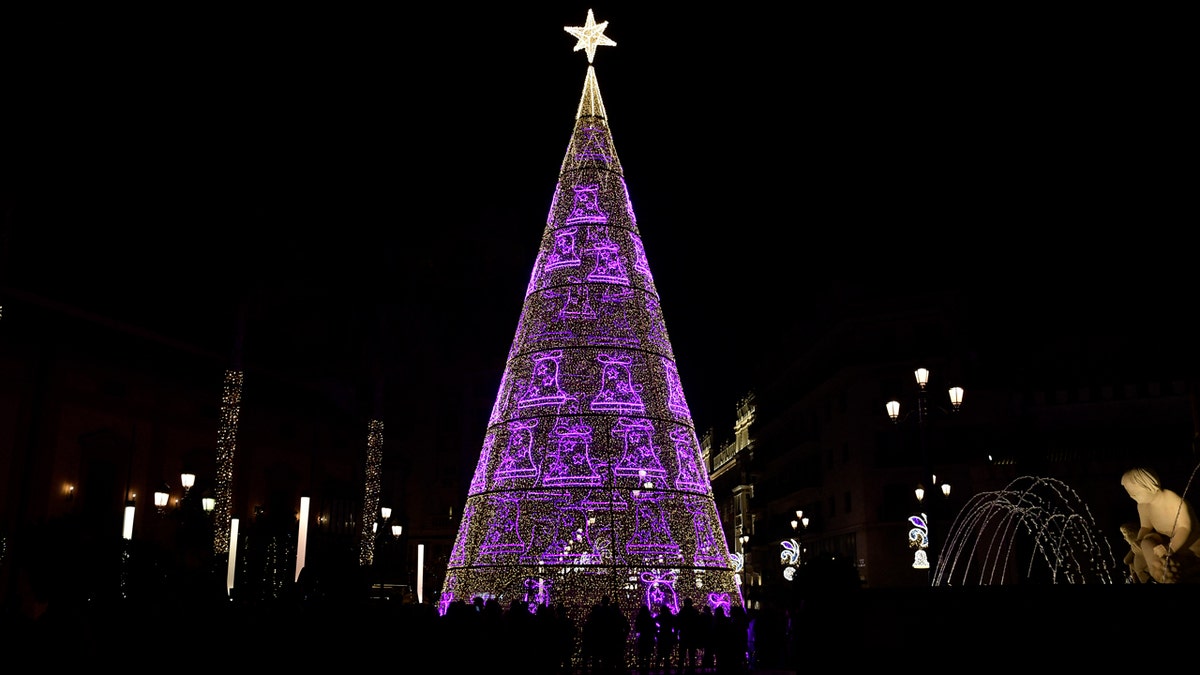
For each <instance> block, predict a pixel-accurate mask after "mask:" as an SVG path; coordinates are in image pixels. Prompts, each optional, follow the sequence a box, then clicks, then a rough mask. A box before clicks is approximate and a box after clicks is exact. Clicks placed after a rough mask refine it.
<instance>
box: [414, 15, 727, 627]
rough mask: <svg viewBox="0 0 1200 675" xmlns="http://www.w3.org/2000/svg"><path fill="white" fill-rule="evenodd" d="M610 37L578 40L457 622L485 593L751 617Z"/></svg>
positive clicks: (470, 515)
mask: <svg viewBox="0 0 1200 675" xmlns="http://www.w3.org/2000/svg"><path fill="white" fill-rule="evenodd" d="M606 25H607V22H604V23H599V24H597V23H596V22H595V19H594V17H593V15H592V12H591V11H589V12H588V16H587V23H586V25H584V26H582V27H568V28H567V29H566V30H567V32H568V33H570V34H571V35H573V36H575V37H576V38H578V40H579V42H578V43H577V44H576V46H575V49H576V50H577V51H578V50H585V51H586V52H587V56H588V62H589V65H588V67H587V73H586V77H585V79H584V85H583V93H582V96H581V97H580V100H579V107H578V110H577V113H576V118H575V127H574V131H573V133H572V136H571V139H570V142H569V144H568V146H567V151H566V154H565V157H564V158H563V161H562V165H561V168H560V172H559V178H558V184H557V185H556V186H555V189H554V193H553V197H552V199H551V204H550V209H549V213H548V214H547V217H546V222H545V228H544V230H543V233H542V239H541V245H540V248H539V250H538V251H537V255H536V257H535V260H534V263H533V269H532V272H531V274H530V278H529V284H528V287H527V288H526V292H525V299H524V303H523V307H522V309H521V313H520V317H519V320H518V322H517V329H516V334H515V335H514V337H513V341H512V344H511V346H510V349H509V351H508V356H507V360H506V363H505V367H504V370H503V373H502V375H501V378H500V382H499V386H498V392H497V394H496V399H495V403H494V405H493V407H492V411H491V414H490V416H489V418H488V422H487V429H486V431H485V433H484V434H483V443H482V448H481V451H480V455H479V461H478V463H477V464H476V467H475V472H474V475H473V477H472V479H471V481H470V485H469V487H468V490H467V499H466V505H465V507H464V508H463V509H462V515H461V520H460V524H459V529H458V534H457V537H456V539H455V541H454V544H453V546H452V548H451V551H450V557H449V560H448V564H447V571H446V578H445V581H444V583H443V585H442V591H441V595H440V597H439V598H438V599H437V603H438V607H439V611H440V612H442V613H445V611H446V608H447V607H448V606H449V605H450V603H451V602H454V601H457V600H462V601H464V602H466V603H468V604H469V603H470V602H471V600H472V598H474V597H495V598H498V599H500V601H501V604H502V605H504V606H507V603H508V601H510V600H514V599H520V600H525V601H528V602H538V603H549V604H557V603H559V602H562V603H564V604H566V605H572V606H575V607H581V608H586V607H592V606H593V605H595V604H597V603H598V602H600V599H601V597H602V596H604V595H608V596H609V598H610V599H611V600H612V601H613V602H616V603H617V604H618V605H619V606H620V608H621V610H622V612H623V613H624V614H625V616H626V617H629V618H632V617H634V616H635V615H636V611H637V609H638V607H639V606H640V605H643V604H651V605H655V606H657V605H660V604H661V605H665V606H667V607H670V608H671V609H672V610H676V609H677V608H678V607H679V606H680V604H681V603H682V602H683V600H684V599H691V600H692V602H693V604H694V605H695V606H697V607H701V606H704V605H707V606H709V607H712V608H714V611H715V610H716V609H724V610H726V611H728V610H729V609H730V608H731V607H738V608H740V607H741V606H742V605H743V599H742V596H741V593H740V589H739V587H738V584H737V583H736V580H735V568H734V558H733V557H732V556H731V554H730V551H729V547H728V544H727V542H726V538H725V534H724V532H723V529H722V525H721V522H720V519H719V517H718V515H717V509H716V503H715V501H714V499H713V495H712V486H711V482H710V480H709V477H708V470H707V466H706V464H705V461H704V458H703V455H702V451H701V448H700V443H699V440H698V439H697V437H696V433H695V425H694V423H693V421H692V418H691V412H690V410H689V409H688V406H687V402H686V397H685V396H684V392H683V387H682V386H681V380H680V376H681V373H680V371H679V369H678V367H677V364H676V361H675V355H674V351H673V349H672V347H671V341H670V339H669V338H668V336H667V329H666V325H665V323H664V321H663V312H662V308H661V304H660V299H659V295H658V292H657V290H656V289H655V284H654V278H653V276H652V275H651V272H650V266H649V264H648V259H647V255H646V251H645V249H644V247H643V243H642V239H641V233H640V231H639V229H638V224H637V219H636V216H635V215H634V210H633V206H632V203H631V202H630V199H629V194H628V190H627V188H626V184H625V177H624V175H623V171H622V168H621V163H620V160H619V159H618V157H617V152H616V149H615V146H614V145H613V141H612V137H611V134H610V131H609V126H608V120H609V117H608V115H607V112H606V111H605V108H604V102H603V100H602V98H601V96H600V88H599V85H598V84H597V79H596V71H595V69H594V67H593V66H592V65H591V61H592V58H593V57H594V55H595V51H596V47H598V46H614V44H615V43H613V41H611V40H609V39H607V38H605V37H604V35H603V33H604V30H605V27H606ZM518 234H519V233H518ZM684 234H686V236H692V235H691V234H690V233H681V236H684ZM631 635H632V634H631ZM628 647H629V649H630V650H632V648H633V644H632V643H630V644H629V645H628Z"/></svg>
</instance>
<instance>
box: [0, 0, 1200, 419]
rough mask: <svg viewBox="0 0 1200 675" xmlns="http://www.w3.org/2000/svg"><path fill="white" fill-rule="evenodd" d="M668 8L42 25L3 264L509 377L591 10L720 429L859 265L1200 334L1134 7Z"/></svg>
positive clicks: (600, 61)
mask: <svg viewBox="0 0 1200 675" xmlns="http://www.w3.org/2000/svg"><path fill="white" fill-rule="evenodd" d="M646 4H648V3H591V4H586V3H584V4H577V3H555V6H553V7H551V8H548V9H547V8H544V7H541V8H535V7H533V6H532V5H520V4H518V5H516V6H502V5H497V6H494V7H490V8H486V9H464V8H463V7H461V6H458V5H455V4H452V3H440V4H439V8H428V7H426V8H421V9H411V8H408V7H406V8H405V9H403V10H401V9H395V10H386V11H382V10H381V11H378V13H376V11H375V10H372V11H364V12H363V13H361V14H358V13H350V12H348V11H345V10H340V9H339V10H329V9H328V8H325V7H321V8H319V9H318V8H316V7H315V6H314V8H313V9H311V10H308V11H305V10H297V9H293V8H289V9H288V11H287V12H282V11H281V12H279V13H272V14H266V13H265V12H263V13H258V14H255V13H247V14H242V13H238V14H217V13H210V14H205V13H203V12H201V11H200V10H197V14H195V15H185V14H183V13H182V12H181V11H179V10H175V11H173V12H167V13H163V14H159V15H154V14H150V15H147V14H138V15H133V14H130V15H127V16H121V15H119V14H118V13H114V10H112V9H106V10H105V13H104V14H103V15H100V14H98V13H97V14H92V13H91V11H90V10H88V13H87V14H84V13H77V14H73V15H68V14H64V15H58V16H53V17H50V16H39V17H21V18H19V19H18V18H16V17H13V18H11V19H10V20H8V21H7V22H6V26H5V33H6V42H7V45H6V56H5V59H4V60H5V64H4V66H3V68H4V71H5V75H6V77H5V97H4V98H5V100H6V104H5V108H6V109H7V110H6V114H8V115H10V117H9V122H8V123H7V124H6V125H5V130H6V132H7V133H6V134H5V138H4V147H3V153H2V154H3V155H4V157H5V165H6V169H7V170H6V172H5V174H6V178H7V180H6V185H5V194H4V199H5V202H6V204H5V213H4V221H3V222H2V223H0V227H3V230H2V231H0V234H2V236H3V239H0V287H2V288H3V289H5V291H6V292H8V293H19V294H21V295H22V297H29V296H32V297H36V298H41V299H44V300H46V301H51V302H54V303H64V304H65V305H67V306H69V307H72V308H77V309H79V310H82V311H86V312H94V313H96V314H97V315H101V316H105V317H108V318H111V319H114V320H117V321H120V322H124V323H126V324H128V325H134V326H138V327H141V328H144V329H146V330H149V331H152V332H155V333H157V334H161V335H164V336H169V337H170V338H171V339H176V340H181V341H185V342H189V343H192V344H196V345H197V346H199V347H201V348H203V349H207V350H210V351H212V352H214V353H218V354H224V353H229V354H233V353H234V351H235V345H240V351H238V352H237V353H238V354H239V356H240V357H241V358H243V359H244V360H245V365H246V366H247V368H252V367H256V366H257V367H262V368H270V369H272V370H275V371H277V372H287V373H289V374H290V376H294V377H297V378H301V379H310V380H313V381H320V382H325V383H335V382H338V381H354V382H359V383H361V382H362V381H364V380H370V379H372V375H373V374H374V373H377V372H386V373H387V376H386V377H387V385H386V387H387V389H388V391H392V392H394V391H401V392H404V391H410V392H418V391H427V390H428V387H430V386H433V385H432V384H431V379H433V378H436V379H438V380H439V382H440V383H439V384H438V385H437V386H438V387H446V386H447V384H446V383H447V382H449V383H451V384H450V385H449V386H450V387H451V388H453V384H452V383H453V382H454V381H455V380H456V378H461V381H464V382H466V381H468V380H469V381H470V382H472V383H473V384H472V386H474V387H475V388H477V389H481V390H487V389H491V390H493V391H494V389H495V387H496V386H497V385H498V382H499V375H500V373H501V371H502V369H503V365H504V364H503V359H504V357H505V354H506V353H507V350H508V347H509V344H510V342H511V340H512V336H513V331H514V329H515V328H516V324H517V318H518V315H519V312H520V309H521V303H522V299H523V296H524V291H525V287H526V283H527V281H528V277H529V272H530V270H531V268H532V264H533V260H534V256H535V254H536V249H537V246H538V242H539V240H540V236H541V233H542V230H543V227H544V220H545V216H546V212H547V209H548V207H549V203H550V198H551V196H552V193H553V189H554V184H555V182H556V180H557V176H558V168H559V163H560V161H561V160H562V157H563V153H564V152H565V150H566V146H567V142H568V140H569V138H570V134H571V131H572V127H573V122H574V115H575V110H576V105H577V103H578V100H579V95H580V91H581V89H582V85H583V80H584V76H585V73H586V63H587V60H586V57H585V55H584V53H583V52H582V51H580V52H573V51H572V47H573V45H574V42H575V41H574V39H573V38H572V37H571V36H570V35H568V34H567V33H566V32H565V31H563V27H564V26H568V25H570V26H579V25H582V24H583V23H584V20H585V18H586V13H587V9H588V8H589V7H591V8H592V9H594V12H595V17H596V20H597V21H598V22H603V21H608V22H609V28H608V30H607V32H606V34H607V36H608V37H610V38H611V39H613V40H615V41H616V43H617V46H616V47H600V48H599V49H598V51H597V55H596V62H595V65H596V69H597V76H598V81H599V84H600V90H601V93H602V95H603V97H604V102H605V105H606V107H607V111H608V113H609V124H610V128H611V130H612V134H613V140H614V143H615V145H616V148H617V152H618V154H619V155H620V158H621V161H622V165H623V167H624V172H625V178H626V181H627V184H628V186H629V190H630V195H631V201H632V203H633V207H634V211H635V213H636V214H637V217H638V224H639V228H640V230H641V233H642V236H643V239H644V242H645V245H646V252H647V256H648V259H649V263H650V266H651V269H652V271H653V272H654V276H655V280H656V284H657V288H658V291H659V293H660V295H661V297H662V301H663V311H664V315H665V318H666V321H667V327H668V330H669V331H670V336H671V339H672V343H673V346H674V348H675V352H676V356H677V361H678V365H679V371H680V375H681V379H682V381H683V384H684V388H685V391H686V393H687V396H688V401H689V404H690V406H691V409H692V412H693V417H694V419H695V421H696V423H697V427H698V428H704V427H708V426H713V425H715V426H717V427H725V426H728V425H729V424H731V422H732V417H733V413H734V405H735V403H736V400H737V398H738V397H739V396H741V394H742V393H744V391H745V390H746V389H747V388H748V387H750V386H751V385H752V384H753V383H754V375H753V368H754V366H755V362H754V361H755V355H756V354H757V353H759V352H760V346H762V345H764V344H774V343H776V342H779V341H781V340H783V339H785V338H786V337H787V335H788V334H789V331H790V329H791V328H793V327H795V326H797V325H803V324H804V322H805V321H806V317H808V316H809V315H811V314H813V313H814V312H815V310H814V307H817V306H819V305H820V303H821V302H822V301H823V300H825V301H827V298H828V297H830V296H829V295H828V292H829V290H830V288H832V287H846V286H850V287H854V288H857V289H860V292H863V293H866V294H868V295H869V294H872V293H875V294H879V295H885V294H888V293H892V292H900V291H904V290H905V289H908V290H912V289H916V288H923V287H927V288H933V287H938V286H940V285H943V284H954V285H955V286H957V287H961V288H964V289H967V290H969V292H970V293H971V294H972V296H971V297H972V298H973V299H974V300H973V303H974V304H973V307H974V308H975V313H976V315H977V316H978V317H980V321H981V322H980V325H979V328H978V330H979V331H980V332H981V333H983V334H987V335H989V336H992V338H993V339H994V341H995V342H996V343H1006V344H1009V345H1010V346H1011V350H1019V349H1025V348H1029V347H1040V346H1046V345H1050V344H1055V343H1059V342H1062V341H1064V340H1065V339H1064V338H1062V336H1064V335H1068V334H1071V335H1080V334H1082V335H1095V334H1097V333H1103V334H1106V335H1119V336H1121V337H1122V338H1128V339H1130V340H1134V341H1136V342H1137V343H1138V344H1140V345H1147V344H1149V345H1157V351H1158V354H1157V358H1159V359H1172V358H1179V359H1190V358H1191V356H1190V354H1191V352H1192V351H1193V350H1192V349H1191V347H1190V342H1191V341H1190V340H1189V339H1187V337H1186V336H1187V335H1189V334H1190V332H1191V328H1190V324H1191V319H1190V315H1191V313H1192V311H1193V310H1194V307H1195V299H1196V298H1195V282H1194V278H1195V274H1194V262H1193V259H1194V255H1193V254H1192V253H1191V250H1192V247H1193V244H1192V243H1191V239H1192V237H1191V236H1190V234H1189V231H1190V229H1191V225H1192V221H1193V220H1194V217H1186V219H1185V216H1184V215H1183V214H1184V213H1191V212H1192V210H1193V209H1188V210H1186V211H1181V210H1180V209H1179V208H1178V207H1177V203H1178V201H1180V200H1179V197H1180V196H1181V195H1182V194H1183V186H1184V175H1185V174H1184V172H1183V171H1181V170H1180V167H1179V165H1178V160H1177V158H1176V157H1177V155H1178V154H1179V150H1180V147H1179V146H1180V144H1179V138H1180V135H1181V134H1180V130H1181V129H1182V128H1183V125H1182V119H1183V117H1184V113H1185V111H1192V110H1194V108H1193V107H1192V104H1190V103H1189V104H1187V105H1185V104H1184V103H1183V101H1185V100H1186V99H1185V96H1187V91H1186V90H1187V87H1185V86H1181V85H1180V84H1179V81H1180V77H1179V76H1180V71H1181V70H1182V67H1181V66H1180V65H1178V64H1179V63H1181V62H1182V60H1181V59H1179V58H1178V56H1177V55H1176V54H1175V53H1174V51H1175V50H1176V49H1177V47H1175V46H1174V45H1175V44H1176V43H1174V42H1173V41H1172V40H1170V39H1166V38H1161V37H1160V36H1158V35H1156V34H1155V33H1154V32H1153V31H1152V30H1151V29H1150V27H1148V26H1146V25H1143V22H1142V21H1141V20H1140V19H1138V18H1137V17H1120V18H1118V17H1111V18H1108V17H1090V18H1089V17H1079V16H1072V17H1060V16H1052V15H1049V14H1045V13H1042V14H1038V15H1036V16H1033V15H1031V16H1020V15H982V13H981V14H975V15H972V14H965V13H964V14H961V15H957V16H946V15H939V16H933V15H928V16H923V15H918V14H915V13H907V14H903V13H900V14H892V13H889V14H887V15H882V14H872V13H870V12H867V10H866V9H861V10H860V11H855V10H847V11H845V12H843V13H840V14H838V13H835V12H833V11H831V10H822V11H811V10H809V9H798V8H791V9H783V10H779V9H776V8H774V7H771V8H770V9H766V8H753V9H741V8H739V9H736V10H731V9H727V10H724V11H722V12H720V13H714V12H713V11H712V10H709V9H704V8H703V7H702V6H699V5H696V6H694V7H693V6H689V5H682V4H681V5H675V3H653V4H654V9H653V10H652V12H653V13H650V14H647V11H651V10H647V9H645V8H644V7H642V6H643V5H646ZM626 5H627V6H626ZM670 6H675V7H677V8H678V13H677V14H674V13H669V12H668V10H667V9H666V7H670ZM330 11H332V12H333V13H326V12H330ZM905 11H909V12H911V10H905ZM1189 77H1190V76H1189ZM1188 81H1190V79H1189V80H1188ZM1188 117H1189V118H1191V117H1194V116H1193V115H1188ZM1189 187H1190V185H1189ZM0 302H3V298H2V297H0ZM243 307H244V308H246V309H245V313H244V314H242V313H241V308H243ZM739 308H740V309H739ZM739 312H741V313H743V314H741V316H742V317H745V318H740V316H739ZM239 316H244V317H246V320H245V323H239ZM4 319H5V320H6V321H19V320H20V317H19V316H14V315H13V314H12V311H10V310H9V308H7V307H6V311H5V316H4ZM239 326H244V327H245V330H244V331H243V330H240V329H239V328H238V327H239ZM381 327H382V328H381ZM235 336H238V337H237V338H235ZM1066 341H1067V342H1069V340H1066ZM1122 354H1123V356H1122V358H1124V357H1126V356H1127V355H1128V354H1129V352H1128V351H1125V352H1122ZM331 386H334V387H335V388H336V386H337V385H334V384H331ZM355 400H357V401H358V402H359V403H361V402H362V399H361V398H359V399H355ZM487 404H488V405H490V401H489V402H487ZM448 405H455V406H459V405H464V403H463V401H462V400H454V398H453V397H450V398H449V399H448ZM397 414H400V413H397ZM486 415H487V410H486V409H483V408H478V409H469V410H464V411H463V423H464V424H465V425H467V426H468V428H469V427H472V426H473V427H475V428H477V429H478V433H479V435H480V436H481V437H482V433H483V430H484V426H485V421H486Z"/></svg>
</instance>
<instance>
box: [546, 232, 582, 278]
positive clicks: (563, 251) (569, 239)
mask: <svg viewBox="0 0 1200 675" xmlns="http://www.w3.org/2000/svg"><path fill="white" fill-rule="evenodd" d="M578 233H579V228H578V227H567V228H563V229H561V230H558V231H556V232H555V233H554V251H553V252H552V253H551V254H550V255H549V256H547V257H546V264H545V266H544V268H543V269H545V270H546V271H551V270H555V269H558V268H559V267H578V266H579V251H578V250H576V248H575V235H576V234H578Z"/></svg>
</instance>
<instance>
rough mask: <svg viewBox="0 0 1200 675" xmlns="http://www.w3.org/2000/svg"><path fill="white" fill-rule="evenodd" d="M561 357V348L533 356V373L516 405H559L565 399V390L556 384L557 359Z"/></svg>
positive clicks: (522, 406)
mask: <svg viewBox="0 0 1200 675" xmlns="http://www.w3.org/2000/svg"><path fill="white" fill-rule="evenodd" d="M562 357H563V353H562V350H561V349H555V350H553V351H549V352H544V353H541V354H535V355H534V356H533V375H532V377H531V378H530V382H529V386H528V387H526V389H525V395H524V396H522V397H521V400H519V401H517V407H520V408H528V407H529V406H535V405H560V404H562V403H563V402H565V401H566V400H567V394H566V392H564V391H563V390H562V388H561V387H560V386H559V384H558V371H559V361H560V360H562Z"/></svg>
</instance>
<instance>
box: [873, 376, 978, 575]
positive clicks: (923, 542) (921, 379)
mask: <svg viewBox="0 0 1200 675" xmlns="http://www.w3.org/2000/svg"><path fill="white" fill-rule="evenodd" d="M913 376H914V377H915V378H916V380H917V411H916V412H917V429H918V432H919V434H920V442H921V466H922V471H923V472H924V474H923V476H922V478H921V481H920V482H918V483H917V487H916V490H914V494H915V495H916V497H917V502H918V503H922V504H923V503H924V500H925V485H926V484H928V485H937V484H938V481H937V475H936V474H934V473H933V465H932V464H931V462H930V460H929V447H928V441H927V440H926V433H925V425H926V423H927V420H928V419H929V408H928V399H927V395H928V389H927V386H928V384H929V370H928V369H926V368H917V369H916V370H915V371H913ZM948 393H949V396H950V412H952V413H955V412H958V409H959V407H960V406H961V405H962V399H963V388H962V387H950V389H949V391H948ZM886 408H887V414H888V417H890V418H891V420H892V423H893V424H899V423H900V420H901V419H907V417H908V415H905V416H904V417H903V418H902V417H901V416H900V402H899V401H895V400H893V401H888V402H887V404H886ZM941 491H942V495H943V496H944V497H949V496H950V484H949V483H942V484H941ZM909 522H910V523H911V524H912V525H913V528H912V529H911V530H909V534H908V536H909V546H910V547H911V548H914V549H916V553H915V556H914V558H913V567H914V568H916V569H924V570H927V569H929V568H930V560H929V550H930V549H931V546H930V536H929V518H928V517H927V516H926V515H925V514H924V513H921V514H917V515H913V516H911V517H910V518H909Z"/></svg>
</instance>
